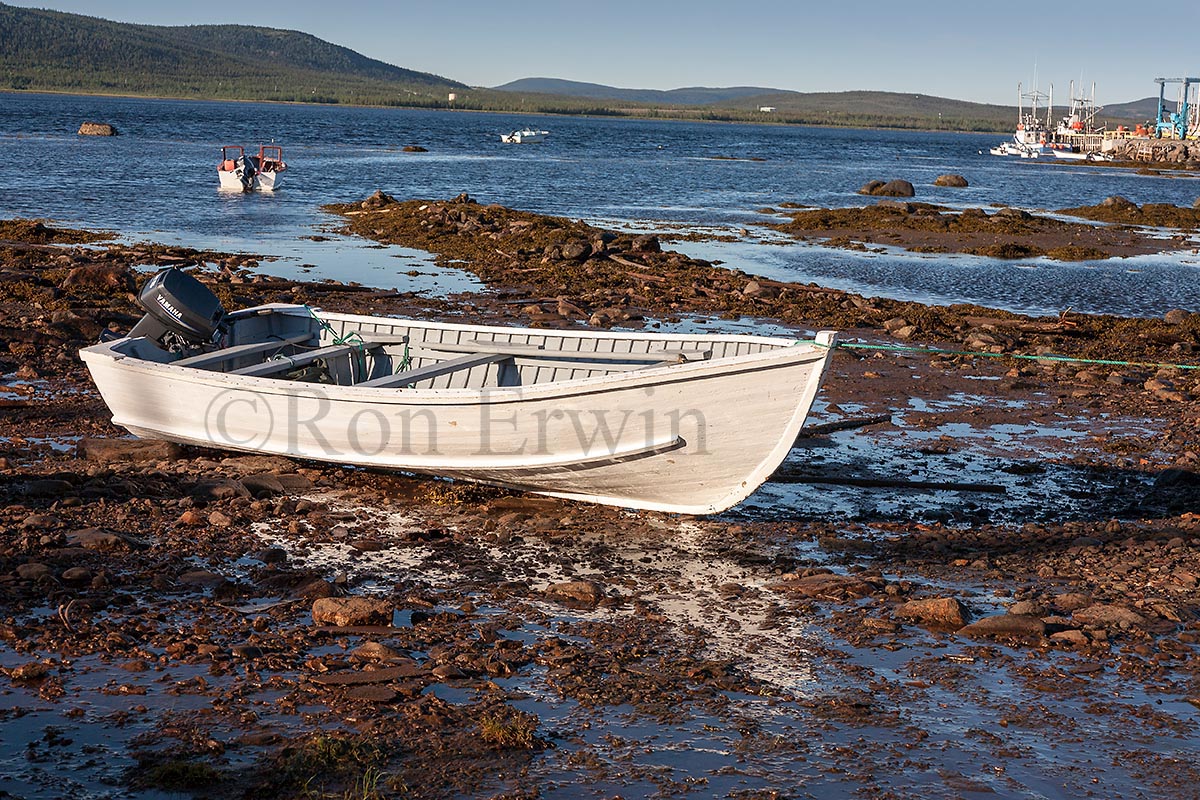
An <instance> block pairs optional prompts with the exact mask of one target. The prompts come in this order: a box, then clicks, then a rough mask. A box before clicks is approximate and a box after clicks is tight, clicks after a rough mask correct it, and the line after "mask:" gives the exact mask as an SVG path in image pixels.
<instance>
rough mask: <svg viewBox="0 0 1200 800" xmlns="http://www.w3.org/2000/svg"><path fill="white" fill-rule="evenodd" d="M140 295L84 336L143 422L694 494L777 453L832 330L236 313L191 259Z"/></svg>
mask: <svg viewBox="0 0 1200 800" xmlns="http://www.w3.org/2000/svg"><path fill="white" fill-rule="evenodd" d="M140 301H141V304H142V306H143V307H144V308H145V309H146V310H147V314H146V316H145V317H144V318H143V319H142V321H141V322H139V323H138V324H137V325H136V326H135V327H134V328H133V330H131V331H130V332H129V334H128V335H127V336H124V337H121V338H118V339H114V340H112V341H106V342H102V343H100V344H96V345H93V346H91V347H87V348H84V349H83V350H82V351H80V355H81V356H82V358H83V360H84V362H85V363H86V364H87V366H88V369H89V370H90V371H91V374H92V378H93V380H94V381H95V382H96V386H97V387H98V388H99V390H100V394H101V395H102V396H103V398H104V401H105V403H107V404H108V407H109V409H110V410H111V411H112V414H113V422H114V423H116V424H117V425H120V426H122V427H124V428H126V429H127V430H129V431H130V432H131V433H133V434H134V435H136V436H141V437H146V438H153V439H166V440H170V441H175V442H182V443H188V444H196V445H204V446H210V447H218V448H227V449H231V450H242V451H251V452H260V453H273V454H279V455H285V456H293V457H297V458H305V459H315V460H319V461H329V462H334V463H339V464H355V465H361V466H369V467H380V468H387V469H397V470H406V471H412V472H418V473H428V474H433V475H440V476H446V477H451V478H458V479H465V480H470V481H478V482H482V483H489V484H494V485H498V486H505V487H510V488H515V489H521V490H526V491H531V492H538V493H541V494H547V495H553V496H556V497H564V498H570V499H574V500H585V501H589V502H594V503H605V504H609V505H616V506H624V507H631V508H641V509H655V510H660V511H671V512H680V513H689V514H709V513H715V512H719V511H723V510H725V509H727V508H730V507H731V506H733V505H736V504H737V503H739V502H741V501H742V500H744V499H745V498H746V497H748V496H749V495H750V494H751V493H752V492H754V491H755V490H756V489H757V488H758V487H759V486H760V485H761V484H762V483H763V482H764V481H766V480H767V478H768V477H769V476H770V475H771V474H772V473H773V472H774V471H775V469H776V468H777V467H778V466H779V464H780V463H781V462H782V461H783V459H784V458H785V457H786V456H787V454H788V453H789V451H790V450H791V449H792V445H793V442H794V440H795V439H796V436H797V434H799V433H800V429H801V427H802V426H803V424H804V420H805V417H806V416H807V414H808V412H809V409H810V407H811V406H812V403H813V400H814V398H815V397H816V394H817V390H818V388H819V387H820V384H821V379H822V376H823V375H824V372H825V368H826V366H827V364H828V362H829V359H830V357H831V354H832V352H833V347H834V344H835V335H834V334H833V333H832V332H823V333H822V334H820V335H818V337H817V339H816V341H807V342H804V341H794V340H791V339H785V338H777V337H765V336H742V335H716V334H711V335H709V334H686V335H684V334H645V333H626V332H621V333H614V332H608V331H559V330H555V331H547V330H543V329H531V328H506V327H485V326H479V325H460V324H449V323H435V322H422V321H416V320H403V319H395V318H390V317H369V316H359V315H352V314H331V313H323V312H317V311H313V310H311V309H309V308H308V307H306V306H295V305H283V304H270V305H265V306H258V307H255V308H248V309H244V310H240V311H235V312H232V313H229V314H226V313H225V311H224V309H223V308H222V307H221V304H220V302H219V301H218V300H217V298H216V297H215V296H214V295H213V294H212V293H211V292H210V291H209V290H208V289H207V288H206V287H205V286H204V285H203V284H201V283H200V282H199V281H197V280H195V279H194V278H192V277H191V276H189V275H187V274H186V273H183V272H181V271H179V270H177V269H171V270H165V271H163V272H161V273H159V274H158V275H156V276H155V277H154V278H152V279H151V280H150V281H148V282H147V284H146V286H145V287H144V289H143V291H142V293H141V296H140Z"/></svg>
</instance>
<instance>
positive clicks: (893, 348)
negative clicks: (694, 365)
mask: <svg viewBox="0 0 1200 800" xmlns="http://www.w3.org/2000/svg"><path fill="white" fill-rule="evenodd" d="M800 341H802V342H803V343H804V344H815V345H816V346H817V347H828V346H829V345H826V344H822V343H821V342H818V341H816V340H814V339H802V340H800ZM833 346H834V347H835V348H837V347H842V348H846V349H847V350H881V351H884V352H893V353H918V354H921V355H936V356H971V357H972V358H1014V359H1023V360H1026V361H1057V362H1061V363H1067V364H1095V365H1099V366H1109V367H1157V368H1160V369H1161V368H1163V367H1166V368H1169V369H1197V370H1200V364H1171V363H1168V362H1162V361H1118V360H1116V359H1109V358H1077V357H1075V356H1056V355H1050V354H1043V355H1029V354H1026V353H985V352H982V351H978V350H946V349H943V348H940V347H911V346H907V345H899V344H870V343H868V342H836V343H835V344H834V345H833Z"/></svg>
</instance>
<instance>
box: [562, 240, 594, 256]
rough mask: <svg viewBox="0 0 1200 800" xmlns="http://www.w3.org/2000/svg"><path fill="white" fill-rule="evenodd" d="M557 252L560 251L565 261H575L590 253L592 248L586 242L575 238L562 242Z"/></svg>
mask: <svg viewBox="0 0 1200 800" xmlns="http://www.w3.org/2000/svg"><path fill="white" fill-rule="evenodd" d="M559 252H561V253H562V257H563V258H564V259H566V260H567V261H577V260H578V259H581V258H583V257H584V256H586V255H588V254H589V253H591V252H592V248H591V246H590V245H589V244H588V243H587V242H581V241H578V240H576V241H573V242H567V243H566V244H564V245H563V246H562V248H561V249H560V251H559Z"/></svg>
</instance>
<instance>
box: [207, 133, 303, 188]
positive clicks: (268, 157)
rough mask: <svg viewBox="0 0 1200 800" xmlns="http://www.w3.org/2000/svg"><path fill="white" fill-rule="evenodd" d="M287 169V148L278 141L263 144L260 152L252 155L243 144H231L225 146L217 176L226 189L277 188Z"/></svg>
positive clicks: (222, 149) (222, 150) (259, 149)
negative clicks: (277, 142)
mask: <svg viewBox="0 0 1200 800" xmlns="http://www.w3.org/2000/svg"><path fill="white" fill-rule="evenodd" d="M285 170H287V164H285V163H284V161H283V148H282V147H279V146H278V145H260V146H259V148H258V155H249V156H248V155H246V151H245V148H243V147H242V146H241V145H236V144H227V145H225V146H224V147H222V148H221V163H219V164H218V165H217V178H218V179H219V180H220V184H221V189H223V190H225V191H233V192H255V191H258V192H273V191H275V189H276V188H277V187H278V186H279V180H280V178H281V176H282V174H283V172H284V171H285Z"/></svg>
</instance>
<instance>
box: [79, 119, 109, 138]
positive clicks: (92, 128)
mask: <svg viewBox="0 0 1200 800" xmlns="http://www.w3.org/2000/svg"><path fill="white" fill-rule="evenodd" d="M79 135H80V136H116V135H117V129H116V128H115V127H113V126H112V125H109V124H108V123H107V122H85V123H83V124H82V125H80V126H79Z"/></svg>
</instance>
